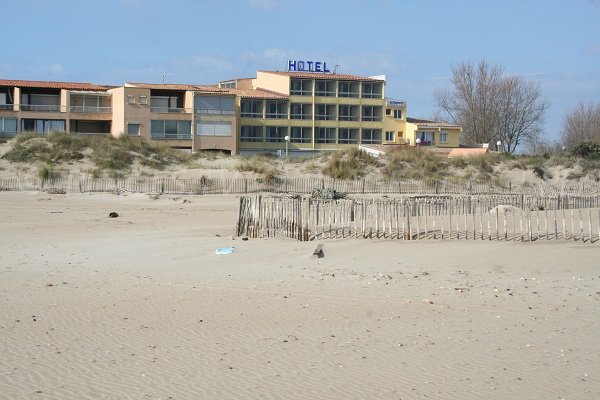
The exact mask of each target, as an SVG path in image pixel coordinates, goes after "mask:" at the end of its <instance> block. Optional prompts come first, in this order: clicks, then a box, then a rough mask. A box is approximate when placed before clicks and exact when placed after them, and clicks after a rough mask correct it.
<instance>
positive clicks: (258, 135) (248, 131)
mask: <svg viewBox="0 0 600 400" xmlns="http://www.w3.org/2000/svg"><path fill="white" fill-rule="evenodd" d="M240 141H241V142H262V141H263V127H262V126H247V125H242V127H241V128H240Z"/></svg>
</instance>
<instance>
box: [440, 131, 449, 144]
mask: <svg viewBox="0 0 600 400" xmlns="http://www.w3.org/2000/svg"><path fill="white" fill-rule="evenodd" d="M447 142H448V132H440V143H447Z"/></svg>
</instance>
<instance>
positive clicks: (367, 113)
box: [362, 106, 382, 121]
mask: <svg viewBox="0 0 600 400" xmlns="http://www.w3.org/2000/svg"><path fill="white" fill-rule="evenodd" d="M381 111H382V110H381V107H380V106H363V108H362V120H363V121H381Z"/></svg>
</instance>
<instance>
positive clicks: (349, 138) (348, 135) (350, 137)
mask: <svg viewBox="0 0 600 400" xmlns="http://www.w3.org/2000/svg"><path fill="white" fill-rule="evenodd" d="M339 136H340V137H339V139H338V142H339V143H340V144H357V143H358V129H357V128H340V131H339Z"/></svg>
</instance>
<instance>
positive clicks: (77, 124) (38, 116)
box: [0, 71, 460, 154]
mask: <svg viewBox="0 0 600 400" xmlns="http://www.w3.org/2000/svg"><path fill="white" fill-rule="evenodd" d="M406 111H407V106H406V102H405V101H402V100H396V99H391V98H386V97H385V77H384V76H375V77H360V76H356V75H347V74H335V73H323V72H297V71H286V72H279V71H257V74H256V77H255V78H240V79H233V80H228V81H222V82H220V83H219V84H215V85H187V84H154V83H126V84H124V85H123V86H100V85H95V84H90V83H69V82H37V81H17V80H0V137H12V136H15V135H16V134H17V133H19V132H28V131H32V132H37V133H40V134H44V133H48V132H50V131H68V132H73V133H79V134H99V135H108V134H110V135H112V136H115V137H117V136H120V135H130V136H135V137H140V138H141V139H142V140H147V141H153V142H160V143H164V144H166V145H168V146H171V147H174V148H179V149H185V150H189V151H198V150H220V151H225V152H230V153H232V154H238V153H252V152H281V151H282V150H283V149H289V151H290V152H291V153H307V152H323V151H331V150H339V149H343V148H347V147H352V146H358V145H387V144H396V145H417V144H418V145H420V146H425V145H432V146H439V147H458V143H459V135H460V126H456V125H451V124H444V123H438V122H435V121H426V120H415V119H410V118H407V117H406Z"/></svg>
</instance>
